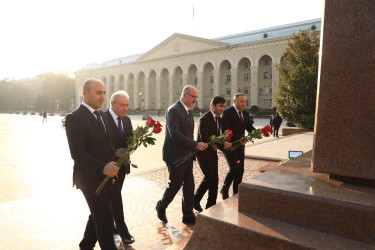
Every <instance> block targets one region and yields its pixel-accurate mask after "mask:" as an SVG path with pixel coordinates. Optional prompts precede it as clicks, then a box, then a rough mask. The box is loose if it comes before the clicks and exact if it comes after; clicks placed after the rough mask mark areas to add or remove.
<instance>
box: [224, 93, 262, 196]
mask: <svg viewBox="0 0 375 250" xmlns="http://www.w3.org/2000/svg"><path fill="white" fill-rule="evenodd" d="M245 107H246V96H245V95H244V94H242V93H237V94H235V95H234V97H233V106H232V107H230V108H229V109H227V110H225V111H224V114H223V125H222V130H223V131H225V130H227V129H230V130H231V131H232V132H233V136H232V140H231V141H236V140H238V139H240V138H241V137H243V136H245V130H247V131H252V130H255V128H254V127H253V123H254V121H252V120H251V119H250V116H249V113H247V112H246V111H245V110H244V108H245ZM245 144H246V142H244V143H242V146H240V147H238V148H237V149H235V150H234V151H233V152H230V151H224V156H225V158H226V160H227V162H228V165H229V172H228V174H227V176H226V177H225V180H224V185H223V187H222V189H221V191H220V192H221V194H222V196H223V200H225V199H227V198H228V197H229V193H228V192H229V187H230V185H231V184H232V182H233V195H235V194H237V193H238V185H239V184H240V183H241V182H242V177H243V172H244V160H245Z"/></svg>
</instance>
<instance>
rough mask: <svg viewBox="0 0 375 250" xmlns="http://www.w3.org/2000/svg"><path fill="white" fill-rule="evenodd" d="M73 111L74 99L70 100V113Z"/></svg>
mask: <svg viewBox="0 0 375 250" xmlns="http://www.w3.org/2000/svg"><path fill="white" fill-rule="evenodd" d="M73 109H74V99H70V111H73Z"/></svg>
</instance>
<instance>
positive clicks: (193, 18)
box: [193, 2, 194, 36]
mask: <svg viewBox="0 0 375 250" xmlns="http://www.w3.org/2000/svg"><path fill="white" fill-rule="evenodd" d="M193 36H194V2H193Z"/></svg>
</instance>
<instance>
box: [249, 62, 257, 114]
mask: <svg viewBox="0 0 375 250" xmlns="http://www.w3.org/2000/svg"><path fill="white" fill-rule="evenodd" d="M258 71H259V66H254V67H251V81H250V82H251V84H250V86H251V94H250V96H251V104H250V106H254V105H256V106H258V107H259V104H258V91H259V90H258V88H259V81H258V79H259V76H258Z"/></svg>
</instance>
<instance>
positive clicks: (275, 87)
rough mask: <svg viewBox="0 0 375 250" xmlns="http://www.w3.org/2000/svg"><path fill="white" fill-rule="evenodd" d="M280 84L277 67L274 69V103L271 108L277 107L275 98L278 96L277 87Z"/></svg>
mask: <svg viewBox="0 0 375 250" xmlns="http://www.w3.org/2000/svg"><path fill="white" fill-rule="evenodd" d="M278 83H280V74H279V72H278V71H277V70H276V67H275V66H273V67H272V103H271V108H274V107H276V105H275V97H276V94H277V85H278Z"/></svg>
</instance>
